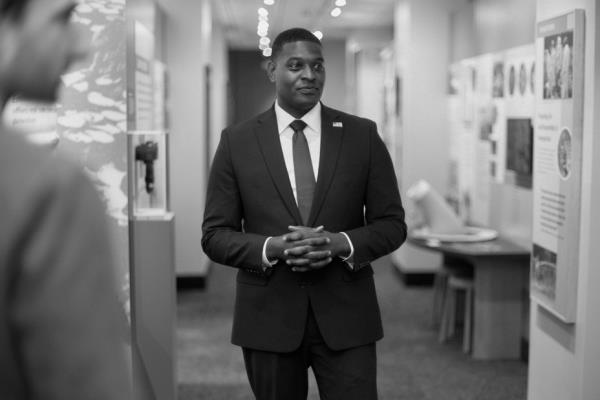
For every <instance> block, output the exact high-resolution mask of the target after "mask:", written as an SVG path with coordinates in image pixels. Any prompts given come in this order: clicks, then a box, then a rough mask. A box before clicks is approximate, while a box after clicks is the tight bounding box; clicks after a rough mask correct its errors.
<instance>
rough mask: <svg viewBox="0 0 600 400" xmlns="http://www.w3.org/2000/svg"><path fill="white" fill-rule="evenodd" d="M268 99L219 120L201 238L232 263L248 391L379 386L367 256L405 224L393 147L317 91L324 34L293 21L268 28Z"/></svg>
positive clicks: (289, 397) (393, 242) (331, 396)
mask: <svg viewBox="0 0 600 400" xmlns="http://www.w3.org/2000/svg"><path fill="white" fill-rule="evenodd" d="M267 72H268V76H269V78H270V80H271V81H272V82H274V83H275V91H276V100H275V104H274V105H273V106H272V107H271V108H270V109H269V110H267V111H266V112H264V113H262V114H260V115H258V116H256V117H254V118H251V119H250V120H248V121H245V122H242V123H239V124H237V125H234V126H231V127H229V128H227V129H225V130H224V131H223V133H222V135H221V141H220V143H219V147H218V149H217V152H216V154H215V158H214V161H213V165H212V169H211V174H210V180H209V183H208V191H207V200H206V210H205V216H204V225H203V237H202V245H203V248H204V250H205V252H206V253H207V255H208V256H209V257H210V258H211V259H212V260H213V261H215V262H218V263H221V264H225V265H229V266H232V267H236V268H239V271H238V275H237V289H236V302H235V311H234V319H233V334H232V342H233V343H234V344H236V345H239V346H241V347H242V349H243V356H244V361H245V365H246V371H247V374H248V378H249V381H250V385H251V387H252V390H253V392H254V395H255V396H256V398H257V399H259V400H284V399H285V400H296V399H297V400H304V399H306V397H307V392H308V368H311V369H312V370H313V373H314V375H315V377H316V381H317V385H318V388H319V394H320V396H321V398H322V399H328V400H342V399H343V400H374V399H376V398H377V385H376V370H377V368H376V362H377V358H376V348H375V342H376V341H377V340H379V339H381V338H382V337H383V329H382V324H381V317H380V312H379V305H378V303H377V297H376V294H375V285H374V280H373V269H372V267H371V265H370V262H371V261H373V260H375V259H376V258H379V257H381V256H383V255H386V254H388V253H390V252H392V251H393V250H395V249H396V248H398V247H399V246H400V245H401V244H402V242H403V241H404V239H405V238H406V224H405V222H404V209H403V207H402V203H401V200H400V195H399V192H398V185H397V182H396V176H395V173H394V168H393V165H392V162H391V159H390V156H389V154H388V152H387V149H386V148H385V145H384V144H383V142H382V140H381V138H380V137H379V135H378V133H377V127H376V126H375V123H374V122H373V121H370V120H368V119H364V118H359V117H356V116H353V115H349V114H346V113H343V112H341V111H337V110H334V109H332V108H329V107H326V106H325V105H324V104H321V102H320V99H321V95H322V91H323V86H324V83H325V60H324V57H323V53H322V46H321V42H320V41H319V39H317V38H316V37H315V36H314V35H313V34H312V33H311V32H309V31H307V30H305V29H301V28H294V29H289V30H286V31H284V32H282V33H280V34H279V35H278V36H277V37H276V38H275V40H274V42H273V49H272V56H271V60H270V61H269V63H268V67H267Z"/></svg>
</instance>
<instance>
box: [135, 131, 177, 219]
mask: <svg viewBox="0 0 600 400" xmlns="http://www.w3.org/2000/svg"><path fill="white" fill-rule="evenodd" d="M168 139H169V135H168V134H167V132H166V131H130V132H128V134H127V147H128V163H129V194H130V195H129V213H130V215H131V216H132V217H133V218H145V217H150V218H152V217H161V216H165V215H166V214H167V213H168V211H169V179H168V175H169V174H168V165H169V162H168V154H169V153H168V151H169V149H168V145H169V140H168Z"/></svg>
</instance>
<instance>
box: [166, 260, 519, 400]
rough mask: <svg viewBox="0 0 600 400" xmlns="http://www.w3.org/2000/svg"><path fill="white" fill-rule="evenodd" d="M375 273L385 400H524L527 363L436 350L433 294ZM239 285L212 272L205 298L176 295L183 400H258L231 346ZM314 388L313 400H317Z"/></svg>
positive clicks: (217, 269) (384, 269)
mask: <svg viewBox="0 0 600 400" xmlns="http://www.w3.org/2000/svg"><path fill="white" fill-rule="evenodd" d="M374 268H375V271H376V273H375V280H376V285H377V290H378V295H379V301H380V305H381V311H382V316H383V323H384V329H385V338H384V339H383V340H382V341H380V342H378V344H377V352H378V386H379V398H380V400H404V399H406V400H525V399H526V393H527V365H526V364H525V363H523V362H520V361H502V362H489V361H474V360H472V359H471V358H469V356H467V355H465V354H463V353H462V351H461V347H460V346H461V343H460V341H459V339H458V338H457V340H455V341H451V342H449V343H446V344H439V343H438V342H437V331H436V330H435V329H433V328H432V326H431V306H432V291H431V288H428V287H425V288H423V287H406V286H404V285H403V284H402V282H401V281H400V280H399V279H398V277H397V275H396V273H395V271H394V269H393V267H392V266H391V264H390V263H389V262H388V260H387V259H386V258H383V259H381V260H379V261H377V262H376V263H375V265H374ZM234 284H235V270H234V269H232V268H228V267H222V266H213V268H212V270H211V274H210V277H209V281H208V286H207V288H206V289H205V290H203V291H200V290H188V291H182V292H180V293H179V294H178V299H177V303H178V305H177V307H178V324H177V374H178V382H179V384H178V398H179V400H192V399H194V400H199V399H210V400H252V399H253V396H252V394H251V392H250V388H249V386H248V383H247V379H246V373H245V370H244V366H243V361H242V355H241V351H240V349H239V348H237V347H235V346H233V345H231V344H230V342H229V336H230V329H231V316H232V310H233V301H234ZM310 385H311V389H310V392H309V397H308V398H309V400H318V399H319V397H318V394H317V390H316V386H315V383H314V380H311V383H310ZM282 400H285V399H282Z"/></svg>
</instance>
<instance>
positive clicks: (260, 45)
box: [258, 43, 269, 50]
mask: <svg viewBox="0 0 600 400" xmlns="http://www.w3.org/2000/svg"><path fill="white" fill-rule="evenodd" d="M268 47H269V45H268V44H263V43H260V44H259V45H258V48H259V49H261V50H264V49H266V48H268Z"/></svg>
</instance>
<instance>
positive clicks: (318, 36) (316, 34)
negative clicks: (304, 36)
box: [313, 31, 323, 40]
mask: <svg viewBox="0 0 600 400" xmlns="http://www.w3.org/2000/svg"><path fill="white" fill-rule="evenodd" d="M313 35H315V36H316V37H317V39H319V40H321V39H323V32H321V31H314V32H313Z"/></svg>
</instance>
